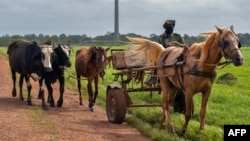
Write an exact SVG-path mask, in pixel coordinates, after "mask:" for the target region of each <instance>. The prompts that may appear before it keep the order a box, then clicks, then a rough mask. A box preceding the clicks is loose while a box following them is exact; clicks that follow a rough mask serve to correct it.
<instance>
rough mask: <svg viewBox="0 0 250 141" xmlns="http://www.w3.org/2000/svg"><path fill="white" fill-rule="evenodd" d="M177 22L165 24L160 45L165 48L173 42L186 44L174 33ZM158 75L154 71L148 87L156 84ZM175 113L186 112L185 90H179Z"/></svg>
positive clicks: (167, 21)
mask: <svg viewBox="0 0 250 141" xmlns="http://www.w3.org/2000/svg"><path fill="white" fill-rule="evenodd" d="M174 27H175V20H170V19H168V20H166V21H165V23H164V24H163V28H164V29H165V31H164V32H163V33H162V34H161V35H160V39H159V43H160V44H162V46H163V47H164V48H167V47H168V45H169V44H171V42H175V43H176V42H177V43H179V44H184V39H183V38H182V36H181V35H180V34H178V33H174V32H173V31H174ZM156 74H157V72H156V69H154V72H153V76H151V77H150V79H149V80H148V81H147V82H145V83H146V84H147V85H152V84H155V83H156V81H157V78H156V77H155V76H156ZM173 106H174V111H175V112H179V113H184V112H185V95H184V92H183V90H181V89H180V90H178V91H177V93H176V96H175V99H174V101H173Z"/></svg>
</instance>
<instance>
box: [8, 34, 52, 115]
mask: <svg viewBox="0 0 250 141" xmlns="http://www.w3.org/2000/svg"><path fill="white" fill-rule="evenodd" d="M7 54H8V56H9V65H10V69H11V74H12V82H13V89H12V96H13V97H16V72H17V73H19V74H20V78H19V90H20V94H19V99H20V100H22V101H23V100H24V98H23V92H22V86H23V79H25V81H26V84H27V90H28V97H27V104H28V105H32V102H31V95H30V93H31V89H32V86H31V83H30V80H29V78H30V77H31V78H33V80H35V81H37V80H40V81H41V82H42V81H44V79H43V73H44V72H49V71H52V69H53V68H52V64H51V58H53V49H52V48H50V47H46V48H40V46H39V45H38V44H37V43H36V42H30V41H26V40H22V39H18V40H15V41H13V42H11V43H10V44H9V46H8V49H7ZM41 98H42V107H43V109H44V110H47V109H48V106H47V105H46V103H45V100H44V95H42V96H41Z"/></svg>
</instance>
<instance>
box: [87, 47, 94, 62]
mask: <svg viewBox="0 0 250 141" xmlns="http://www.w3.org/2000/svg"><path fill="white" fill-rule="evenodd" d="M96 52H97V46H91V47H89V49H88V53H87V54H88V57H87V58H88V59H87V61H86V62H87V64H89V63H91V62H92V60H93V59H95V57H96V54H97V53H96Z"/></svg>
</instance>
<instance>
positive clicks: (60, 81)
mask: <svg viewBox="0 0 250 141" xmlns="http://www.w3.org/2000/svg"><path fill="white" fill-rule="evenodd" d="M64 83H65V82H64V77H63V76H62V77H60V78H59V84H60V97H59V99H58V101H57V107H62V105H63V93H64ZM52 97H53V94H52Z"/></svg>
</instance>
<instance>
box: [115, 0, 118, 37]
mask: <svg viewBox="0 0 250 141" xmlns="http://www.w3.org/2000/svg"><path fill="white" fill-rule="evenodd" d="M118 40H119V7H118V0H115V41H118Z"/></svg>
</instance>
